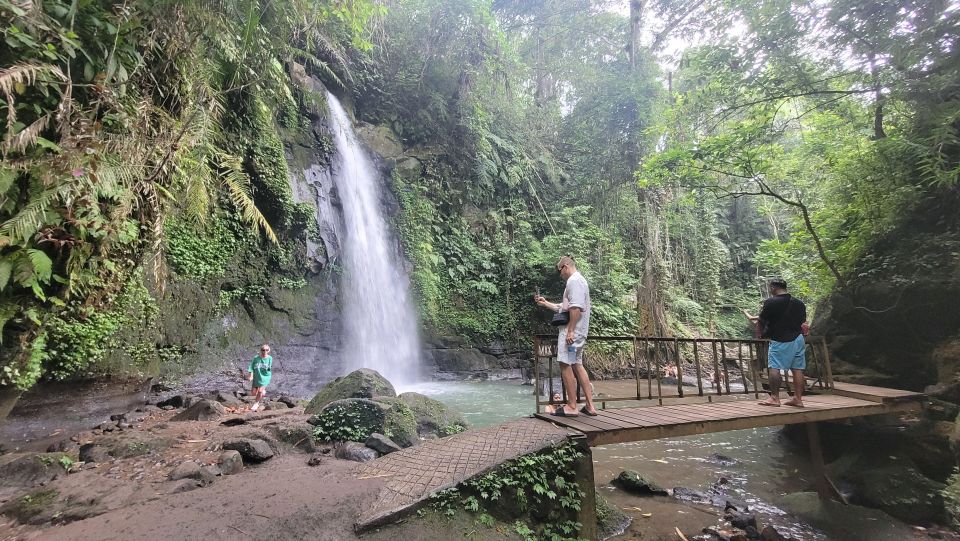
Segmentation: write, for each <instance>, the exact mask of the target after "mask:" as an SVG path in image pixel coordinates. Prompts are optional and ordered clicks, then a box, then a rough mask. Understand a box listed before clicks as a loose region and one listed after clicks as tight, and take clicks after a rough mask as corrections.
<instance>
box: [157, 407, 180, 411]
mask: <svg viewBox="0 0 960 541" xmlns="http://www.w3.org/2000/svg"><path fill="white" fill-rule="evenodd" d="M160 409H162V410H163V411H170V410H172V409H176V408H174V407H173V406H160Z"/></svg>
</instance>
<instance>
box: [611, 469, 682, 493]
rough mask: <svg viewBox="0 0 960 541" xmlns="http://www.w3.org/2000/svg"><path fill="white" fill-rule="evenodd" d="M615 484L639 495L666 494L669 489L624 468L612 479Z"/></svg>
mask: <svg viewBox="0 0 960 541" xmlns="http://www.w3.org/2000/svg"><path fill="white" fill-rule="evenodd" d="M611 482H612V483H613V484H614V485H615V486H618V487H620V488H622V489H623V490H625V491H627V492H629V493H630V494H636V495H638V496H666V495H668V494H669V493H668V492H667V490H666V489H665V488H663V487H661V486H660V485H658V484H657V483H655V482H653V481H651V480H650V479H647V478H646V477H644V476H643V475H641V474H639V473H637V472H635V471H633V470H623V471H622V472H620V475H618V476H617V477H616V479H614V480H613V481H611Z"/></svg>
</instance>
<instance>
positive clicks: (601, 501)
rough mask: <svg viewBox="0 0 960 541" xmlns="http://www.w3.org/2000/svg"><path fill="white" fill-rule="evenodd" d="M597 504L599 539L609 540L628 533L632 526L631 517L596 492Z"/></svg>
mask: <svg viewBox="0 0 960 541" xmlns="http://www.w3.org/2000/svg"><path fill="white" fill-rule="evenodd" d="M596 502H597V538H598V539H609V538H611V537H614V536H617V535H620V534H622V533H623V532H624V531H626V529H627V527H628V526H630V517H628V516H627V515H626V514H625V513H624V512H623V511H621V510H620V508H619V507H617V506H615V505H612V504H611V503H610V502H608V501H607V499H606V498H604V497H603V496H601V495H600V492H596Z"/></svg>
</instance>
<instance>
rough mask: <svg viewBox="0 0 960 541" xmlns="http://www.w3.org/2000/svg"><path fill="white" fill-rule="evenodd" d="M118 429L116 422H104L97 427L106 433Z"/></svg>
mask: <svg viewBox="0 0 960 541" xmlns="http://www.w3.org/2000/svg"><path fill="white" fill-rule="evenodd" d="M116 427H117V423H116V422H115V421H104V422H102V423H100V424H99V425H97V428H99V429H100V430H102V431H104V432H112V431H113V429H114V428H116Z"/></svg>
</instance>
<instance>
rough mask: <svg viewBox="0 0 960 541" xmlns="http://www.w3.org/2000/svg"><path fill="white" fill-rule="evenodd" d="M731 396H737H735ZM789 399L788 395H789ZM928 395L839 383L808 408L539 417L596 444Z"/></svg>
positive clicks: (838, 415) (748, 404)
mask: <svg viewBox="0 0 960 541" xmlns="http://www.w3.org/2000/svg"><path fill="white" fill-rule="evenodd" d="M729 398H733V397H732V396H730V397H729ZM785 398H786V397H785ZM922 398H923V395H922V394H919V393H913V392H910V391H900V390H896V389H885V388H880V387H870V386H866V385H853V384H844V383H839V382H837V383H836V384H835V389H833V390H831V391H827V392H822V393H818V394H811V395H806V396H804V397H803V403H804V405H805V407H804V408H793V407H789V406H780V407H770V406H761V405H759V404H758V403H757V400H756V399H754V398H753V397H750V398H747V397H740V398H738V399H734V400H726V401H714V402H710V403H698V404H675V405H669V406H659V405H654V406H641V407H611V408H607V409H603V410H599V415H598V416H596V417H588V416H586V415H583V414H581V415H579V416H577V417H572V418H571V417H557V416H554V415H550V414H546V413H538V414H536V416H537V417H538V418H540V419H543V420H545V421H550V422H553V423H556V424H557V425H560V426H563V427H567V428H571V429H574V430H577V431H579V432H582V433H584V434H585V435H586V437H587V442H588V443H589V444H590V445H591V446H596V445H605V444H611V443H624V442H630V441H642V440H653V439H657V438H668V437H676V436H689V435H692V434H706V433H709V432H723V431H727V430H739V429H744V428H757V427H762V426H774V425H787V424H795V423H810V422H817V421H832V420H836V419H846V418H850V417H863V416H867V415H880V414H884V413H902V412H907V411H915V410H919V409H920V408H921V405H922V404H921V403H922Z"/></svg>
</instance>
